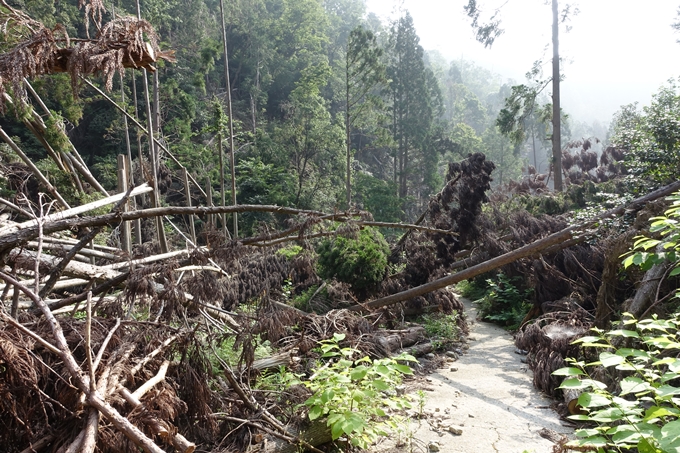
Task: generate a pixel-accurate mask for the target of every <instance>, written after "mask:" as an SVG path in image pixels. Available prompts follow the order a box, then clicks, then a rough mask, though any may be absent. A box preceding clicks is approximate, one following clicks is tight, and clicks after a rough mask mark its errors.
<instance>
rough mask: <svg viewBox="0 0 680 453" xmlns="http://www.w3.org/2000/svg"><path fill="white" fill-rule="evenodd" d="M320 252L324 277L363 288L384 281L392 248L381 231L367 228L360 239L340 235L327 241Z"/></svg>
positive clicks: (361, 231) (360, 235)
mask: <svg viewBox="0 0 680 453" xmlns="http://www.w3.org/2000/svg"><path fill="white" fill-rule="evenodd" d="M317 253H318V254H319V262H318V264H319V275H320V276H321V277H322V278H325V279H330V278H336V279H338V280H340V281H341V282H345V283H349V284H350V285H352V287H353V288H354V289H356V290H362V289H366V288H369V287H371V286H373V285H376V284H377V283H380V282H381V281H382V280H383V278H384V277H385V272H386V271H387V256H388V255H389V253H390V248H389V246H388V245H387V242H386V241H385V238H383V236H382V234H380V232H379V231H377V230H374V229H372V228H364V229H362V230H360V231H359V235H358V237H357V238H347V237H343V236H336V237H335V238H333V239H326V240H324V241H323V242H322V243H321V245H320V246H319V248H318V250H317Z"/></svg>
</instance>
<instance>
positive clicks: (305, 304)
mask: <svg viewBox="0 0 680 453" xmlns="http://www.w3.org/2000/svg"><path fill="white" fill-rule="evenodd" d="M318 289H319V286H318V285H312V286H310V287H309V288H307V289H306V290H304V291H302V292H301V293H300V294H298V295H297V296H292V297H289V300H290V304H291V305H292V306H293V307H295V308H298V309H300V310H302V311H306V312H312V311H315V310H314V309H313V308H312V307H311V306H310V303H309V301H310V299H311V298H312V296H313V295H314V293H316V291H317V290H318ZM319 292H320V293H321V296H322V297H327V296H328V292H327V291H326V290H325V289H323V290H321V291H319Z"/></svg>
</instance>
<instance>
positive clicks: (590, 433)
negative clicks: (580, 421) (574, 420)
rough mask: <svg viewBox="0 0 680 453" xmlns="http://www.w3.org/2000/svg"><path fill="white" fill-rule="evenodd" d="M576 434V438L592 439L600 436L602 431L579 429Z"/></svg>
mask: <svg viewBox="0 0 680 453" xmlns="http://www.w3.org/2000/svg"><path fill="white" fill-rule="evenodd" d="M574 434H576V437H591V436H597V435H598V434H600V431H598V430H597V429H592V428H591V429H577V430H576V431H575V432H574Z"/></svg>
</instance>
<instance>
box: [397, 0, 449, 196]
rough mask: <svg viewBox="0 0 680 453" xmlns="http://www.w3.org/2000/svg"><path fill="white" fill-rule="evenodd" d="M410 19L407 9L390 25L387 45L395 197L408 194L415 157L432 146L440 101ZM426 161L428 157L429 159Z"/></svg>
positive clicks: (421, 156)
mask: <svg viewBox="0 0 680 453" xmlns="http://www.w3.org/2000/svg"><path fill="white" fill-rule="evenodd" d="M419 42H420V38H419V37H418V35H417V34H416V30H415V27H414V25H413V19H412V18H411V15H410V14H409V13H408V12H407V13H406V15H404V16H403V17H401V18H400V19H399V20H397V21H396V22H395V23H394V24H393V26H392V31H391V36H390V45H389V65H388V77H389V78H390V79H391V83H390V95H391V101H392V133H393V135H394V139H395V141H396V142H397V145H396V149H395V152H394V163H393V164H394V180H395V182H397V184H398V193H399V197H400V198H402V199H404V198H406V197H407V195H408V194H409V179H410V178H411V177H412V176H413V170H414V168H415V164H416V162H417V161H418V159H422V158H423V157H424V153H428V152H432V151H433V150H434V149H435V148H434V147H432V146H427V144H426V141H427V138H428V136H430V131H431V127H432V125H433V123H434V120H435V117H436V114H437V113H438V112H439V111H440V110H441V106H442V100H441V92H440V90H439V85H438V84H437V80H436V78H435V77H434V74H433V73H432V71H431V70H430V69H429V68H426V66H425V62H424V60H423V56H424V53H423V48H422V46H420V44H419ZM428 161H429V162H431V161H432V160H431V159H429V160H428Z"/></svg>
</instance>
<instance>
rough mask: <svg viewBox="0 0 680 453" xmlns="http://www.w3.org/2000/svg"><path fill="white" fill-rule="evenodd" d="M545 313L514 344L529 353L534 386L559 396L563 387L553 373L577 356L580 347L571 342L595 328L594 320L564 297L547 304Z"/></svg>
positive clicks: (577, 302)
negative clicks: (567, 360) (593, 325)
mask: <svg viewBox="0 0 680 453" xmlns="http://www.w3.org/2000/svg"><path fill="white" fill-rule="evenodd" d="M543 308H544V311H546V313H545V314H543V315H541V316H540V317H539V318H538V319H536V320H534V321H532V322H530V323H528V324H525V325H524V326H523V327H522V328H521V329H520V330H519V332H517V335H516V337H515V345H516V346H517V347H518V348H519V349H522V350H524V351H526V352H527V364H528V365H529V366H530V367H531V369H532V370H533V371H534V386H535V387H536V388H537V389H539V390H541V391H543V392H545V393H546V394H549V395H552V396H555V397H558V398H559V397H560V396H561V391H560V390H558V389H557V387H559V385H560V384H561V379H560V377H558V376H553V375H552V373H553V371H555V370H557V369H559V368H562V367H564V366H565V361H564V359H565V358H566V357H575V356H577V355H578V350H579V346H578V345H573V344H571V343H572V341H574V340H575V339H577V338H578V337H580V336H582V335H584V334H585V333H586V332H587V331H588V329H589V328H590V327H591V326H592V321H593V317H592V315H591V314H590V313H588V312H587V311H586V310H584V309H583V308H582V307H581V305H580V303H579V301H576V300H574V299H571V298H564V299H561V300H559V301H556V302H552V303H546V304H545V306H544V307H543Z"/></svg>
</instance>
